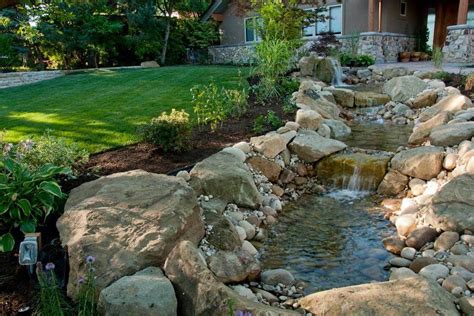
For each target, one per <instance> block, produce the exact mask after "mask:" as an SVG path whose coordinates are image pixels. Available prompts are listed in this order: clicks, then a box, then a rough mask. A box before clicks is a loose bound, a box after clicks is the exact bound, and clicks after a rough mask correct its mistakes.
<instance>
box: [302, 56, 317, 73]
mask: <svg viewBox="0 0 474 316" xmlns="http://www.w3.org/2000/svg"><path fill="white" fill-rule="evenodd" d="M317 62H318V60H317V58H316V56H313V55H310V56H304V57H302V58H301V59H300V60H299V62H298V68H299V69H300V75H301V76H302V77H312V76H313V73H314V69H315V67H316V64H317Z"/></svg>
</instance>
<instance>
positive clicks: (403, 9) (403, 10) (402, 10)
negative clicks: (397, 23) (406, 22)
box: [400, 1, 407, 16]
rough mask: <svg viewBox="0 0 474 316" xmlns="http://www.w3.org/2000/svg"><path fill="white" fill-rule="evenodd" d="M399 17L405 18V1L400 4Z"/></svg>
mask: <svg viewBox="0 0 474 316" xmlns="http://www.w3.org/2000/svg"><path fill="white" fill-rule="evenodd" d="M400 15H401V16H407V2H406V1H401V2H400Z"/></svg>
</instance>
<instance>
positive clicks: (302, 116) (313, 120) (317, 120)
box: [295, 109, 323, 130]
mask: <svg viewBox="0 0 474 316" xmlns="http://www.w3.org/2000/svg"><path fill="white" fill-rule="evenodd" d="M322 121H323V117H322V116H321V114H319V113H318V112H316V111H313V110H310V109H300V110H298V111H297V112H296V118H295V122H296V123H298V124H299V125H300V127H301V128H307V129H312V130H317V129H318V128H319V127H320V126H321V123H322Z"/></svg>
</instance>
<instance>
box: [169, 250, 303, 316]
mask: <svg viewBox="0 0 474 316" xmlns="http://www.w3.org/2000/svg"><path fill="white" fill-rule="evenodd" d="M164 269H165V273H166V275H167V276H168V278H169V279H170V281H171V282H172V283H173V286H174V288H175V291H176V297H177V299H178V305H179V307H180V315H227V314H228V310H229V305H230V304H232V306H233V309H234V310H235V311H237V310H245V311H248V312H250V313H252V314H253V315H272V314H274V315H278V314H279V313H281V310H280V309H276V308H273V307H270V306H266V305H263V304H259V303H256V302H254V301H251V300H248V299H246V298H244V297H242V296H240V295H239V294H237V293H236V292H235V291H233V290H232V289H231V288H229V287H227V286H225V285H224V284H223V283H222V282H219V281H218V280H217V279H216V277H215V276H214V274H213V273H212V272H211V271H210V270H209V269H208V268H207V265H206V261H205V260H204V258H203V256H202V255H201V254H200V253H199V250H198V249H197V248H196V246H194V245H193V244H192V243H191V242H188V241H182V242H181V243H179V244H178V245H177V246H176V247H175V248H174V249H173V251H172V252H171V253H170V255H169V256H168V258H167V259H166V263H165V266H164ZM285 314H288V315H298V314H296V313H293V312H291V311H285Z"/></svg>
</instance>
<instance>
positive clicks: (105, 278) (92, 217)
mask: <svg viewBox="0 0 474 316" xmlns="http://www.w3.org/2000/svg"><path fill="white" fill-rule="evenodd" d="M57 227H58V230H59V235H60V237H61V241H62V244H63V246H67V248H68V253H69V263H70V272H69V280H70V282H69V284H68V294H69V295H71V296H74V295H75V294H76V290H77V289H76V286H75V284H76V283H77V280H78V279H79V277H80V276H82V275H85V270H86V269H87V266H86V264H85V260H84V258H86V256H88V255H92V256H95V257H96V262H95V264H94V267H95V269H96V275H97V280H96V284H97V287H98V289H99V290H100V289H102V288H104V287H106V286H108V285H109V284H110V283H112V282H113V281H116V280H118V279H119V278H121V277H123V276H125V275H130V274H133V273H135V272H137V271H139V270H141V269H144V268H146V267H148V266H151V265H158V266H161V265H162V264H163V263H164V261H165V259H166V257H167V256H168V254H169V252H170V251H171V250H172V249H173V247H174V246H175V245H176V244H177V243H179V242H180V241H181V240H190V241H192V242H193V243H195V244H197V243H198V242H199V241H200V240H201V239H202V237H203V236H204V224H203V222H202V220H201V216H200V210H199V207H198V205H197V202H196V197H195V193H194V191H193V190H192V189H191V187H190V186H189V185H188V184H187V183H186V182H185V181H184V180H182V179H180V178H178V177H170V176H165V175H158V174H153V173H148V172H145V171H141V170H136V171H129V172H124V173H118V174H114V175H111V176H107V177H102V178H100V179H97V180H95V181H92V182H88V183H85V184H83V185H81V186H80V187H78V188H76V189H74V190H72V192H71V194H70V196H69V199H68V201H67V203H66V206H65V208H64V214H63V215H62V216H61V217H60V218H59V220H58V222H57Z"/></svg>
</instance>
